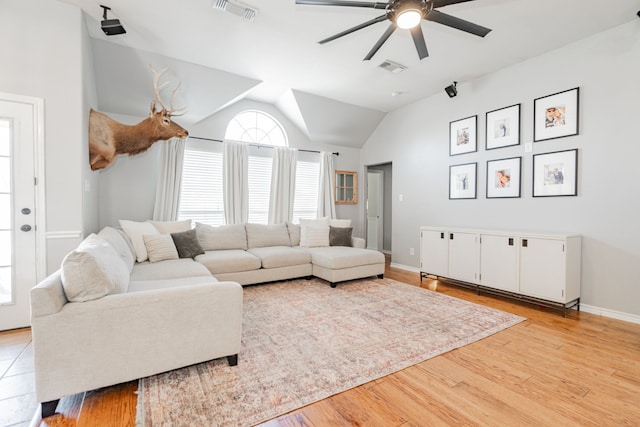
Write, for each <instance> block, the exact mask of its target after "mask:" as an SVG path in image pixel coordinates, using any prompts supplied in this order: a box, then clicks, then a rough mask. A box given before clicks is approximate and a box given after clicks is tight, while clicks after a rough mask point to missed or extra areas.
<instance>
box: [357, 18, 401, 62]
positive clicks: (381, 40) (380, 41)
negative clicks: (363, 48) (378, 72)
mask: <svg viewBox="0 0 640 427" xmlns="http://www.w3.org/2000/svg"><path fill="white" fill-rule="evenodd" d="M396 28H398V27H396V24H395V22H392V23H391V25H389V28H387V30H386V31H385V32H384V34H383V35H382V36H381V37H380V38H379V39H378V41H377V42H376V44H375V45H373V47H372V48H371V50H370V51H369V53H367V56H365V57H364V61H368V60H370V59H371V58H373V55H375V54H376V53H377V52H378V50H379V49H380V48H381V47H382V45H383V44H384V42H386V41H387V39H388V38H389V37H391V34H393V32H394V31H395V30H396Z"/></svg>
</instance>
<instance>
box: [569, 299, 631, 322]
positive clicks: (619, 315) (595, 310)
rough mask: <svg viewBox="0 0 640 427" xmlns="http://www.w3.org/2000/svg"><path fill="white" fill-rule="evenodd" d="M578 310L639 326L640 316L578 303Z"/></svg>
mask: <svg viewBox="0 0 640 427" xmlns="http://www.w3.org/2000/svg"><path fill="white" fill-rule="evenodd" d="M580 310H582V311H585V312H587V313H591V314H596V315H598V316H604V317H610V318H612V319H617V320H624V321H625V322H631V323H637V324H640V316H638V315H637V314H630V313H624V312H622V311H616V310H609V309H608V308H602V307H595V306H593V305H588V304H582V303H580Z"/></svg>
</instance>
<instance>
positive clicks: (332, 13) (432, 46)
mask: <svg viewBox="0 0 640 427" xmlns="http://www.w3.org/2000/svg"><path fill="white" fill-rule="evenodd" d="M61 1H63V2H65V3H69V4H73V5H76V6H77V7H79V8H81V9H82V10H83V11H84V12H85V14H86V17H87V19H86V21H87V26H88V31H89V34H90V36H91V37H92V41H93V44H92V45H93V54H94V61H95V65H96V85H97V91H98V104H99V105H98V107H99V109H101V110H103V111H106V112H113V113H121V114H130V115H137V116H140V115H146V114H147V112H148V108H149V101H150V100H151V98H152V97H153V92H152V90H151V85H150V81H151V73H150V72H149V68H148V66H149V64H152V65H153V66H154V67H156V68H164V67H169V69H170V71H169V72H168V73H167V76H166V77H167V80H169V79H170V80H172V81H173V82H178V81H182V89H181V92H180V95H179V96H178V97H177V104H184V105H185V106H186V107H187V109H188V114H187V115H186V116H185V117H184V121H186V122H188V123H195V122H198V121H200V120H203V119H205V118H207V117H208V116H210V115H212V114H214V113H215V112H217V111H219V110H220V109H222V108H224V107H226V106H228V105H229V104H231V103H233V102H236V101H238V100H241V99H243V98H246V99H250V100H255V101H261V102H266V103H269V104H273V105H274V106H276V107H277V108H278V109H279V110H280V111H282V113H283V114H285V115H286V116H287V117H288V118H289V119H291V121H292V122H293V123H295V124H296V125H297V126H298V127H300V129H301V130H302V131H303V132H305V134H306V135H307V136H308V137H309V138H310V139H311V140H315V141H322V142H330V143H336V144H341V145H347V146H355V147H359V146H361V145H362V144H363V143H364V142H365V141H366V139H367V138H368V137H369V135H370V134H371V132H373V130H374V129H375V127H376V126H377V124H378V123H379V122H380V120H382V118H383V117H384V114H385V113H386V112H388V111H392V110H394V109H397V108H399V107H401V106H404V105H406V104H409V103H411V102H414V101H416V100H418V99H421V98H424V97H428V96H432V95H434V94H440V95H441V96H443V97H446V94H445V93H444V91H443V88H444V87H445V86H447V85H449V84H451V82H452V81H454V80H455V81H458V82H465V81H469V80H472V79H475V78H477V77H479V76H482V75H484V74H488V73H491V72H493V71H495V70H497V69H500V68H503V67H505V66H508V65H510V64H514V63H517V62H521V61H523V60H526V59H527V58H531V57H534V56H537V55H540V54H543V53H545V52H548V51H551V50H554V49H557V48H560V47H562V46H564V45H566V44H569V43H571V42H574V41H576V40H579V39H582V38H585V37H588V36H590V35H592V34H596V33H598V32H601V31H604V30H606V29H608V28H611V27H615V26H618V25H621V24H624V23H626V22H629V21H631V20H634V19H638V18H637V17H636V12H637V11H638V9H640V2H639V1H638V0H615V1H609V2H604V1H602V0H537V1H531V0H475V1H470V2H466V3H460V4H456V5H451V6H446V7H443V8H440V9H438V10H439V11H441V12H445V13H448V14H450V15H454V16H456V17H459V18H462V19H466V20H469V21H472V22H474V23H477V24H479V25H482V26H485V27H489V28H491V29H492V30H493V31H492V32H491V33H489V34H488V35H487V36H486V37H485V38H480V37H477V36H473V35H470V34H468V33H465V32H462V31H458V30H455V29H452V28H449V27H445V26H443V25H440V24H437V23H434V22H427V21H423V22H422V29H423V32H424V34H425V38H426V43H427V47H428V49H429V55H430V56H429V57H428V58H425V59H423V60H419V58H418V55H417V53H416V50H415V46H414V44H413V41H412V39H411V36H410V34H409V32H408V31H407V30H397V31H396V32H395V33H394V34H393V35H392V36H391V37H390V39H389V40H388V41H387V42H386V43H385V44H384V45H383V46H382V48H381V49H380V50H379V51H378V53H377V54H376V55H375V56H374V57H373V59H372V60H371V61H363V60H362V59H363V58H364V56H365V55H366V54H367V52H369V50H370V49H371V47H372V46H373V44H374V43H375V42H376V41H377V40H378V38H379V37H380V35H382V33H383V32H384V31H385V30H386V28H387V26H388V23H387V22H382V23H378V24H375V25H372V26H370V27H367V28H365V29H363V30H360V31H357V32H355V33H353V34H351V35H348V36H345V37H343V38H340V39H338V40H335V41H333V42H330V43H327V44H324V45H319V44H318V43H317V42H318V41H319V40H321V39H323V38H326V37H328V36H331V35H333V34H335V33H338V32H341V31H343V30H345V29H347V28H350V27H353V26H355V25H358V24H360V23H363V22H365V21H368V20H370V19H372V18H374V17H376V16H379V15H381V14H383V11H381V10H374V9H366V8H351V7H330V6H303V5H296V4H295V0H270V1H264V0H262V1H260V0H243V3H245V4H247V5H249V6H252V7H254V8H256V9H258V16H257V18H256V19H255V21H254V22H247V21H244V20H243V19H242V18H240V17H239V16H236V15H233V14H230V13H226V12H222V11H220V10H216V9H213V8H212V7H211V5H212V1H214V0H181V1H174V0H136V1H131V0H100V1H97V0H61ZM232 1H235V0H232ZM105 3H106V5H107V6H109V7H111V8H112V11H111V12H110V14H109V18H118V19H120V21H121V22H122V24H123V26H124V27H125V28H126V30H127V34H124V35H120V36H111V37H107V36H105V35H104V33H103V32H102V31H101V30H100V21H101V20H102V9H101V8H100V4H105ZM387 59H388V60H392V61H394V62H398V63H400V64H403V65H405V66H407V67H408V68H407V70H405V71H403V72H402V73H399V74H393V73H390V72H388V71H385V70H383V69H381V68H379V67H378V66H379V65H380V64H381V63H382V62H383V61H384V60H387ZM172 84H173V83H172ZM393 93H400V94H399V95H396V96H392V94H393ZM170 94H171V92H170V91H167V97H170ZM217 136H218V137H220V135H217Z"/></svg>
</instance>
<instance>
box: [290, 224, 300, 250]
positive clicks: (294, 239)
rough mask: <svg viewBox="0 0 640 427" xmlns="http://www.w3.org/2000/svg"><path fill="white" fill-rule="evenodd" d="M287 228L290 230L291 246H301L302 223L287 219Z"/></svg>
mask: <svg viewBox="0 0 640 427" xmlns="http://www.w3.org/2000/svg"><path fill="white" fill-rule="evenodd" d="M287 230H288V231H289V240H290V242H291V246H300V224H294V223H292V222H289V221H287Z"/></svg>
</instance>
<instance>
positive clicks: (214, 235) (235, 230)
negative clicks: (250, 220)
mask: <svg viewBox="0 0 640 427" xmlns="http://www.w3.org/2000/svg"><path fill="white" fill-rule="evenodd" d="M196 234H197V235H198V240H199V241H200V246H202V249H204V250H205V251H217V250H220V249H241V250H243V251H246V250H247V232H246V231H245V228H244V224H234V225H221V226H218V227H212V226H210V225H207V224H202V223H200V222H196Z"/></svg>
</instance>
